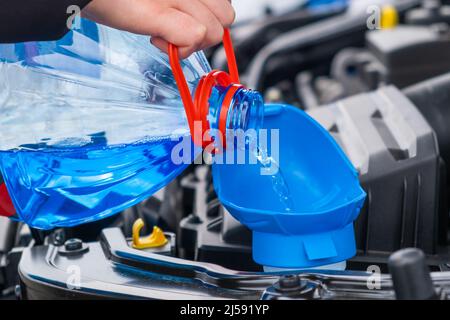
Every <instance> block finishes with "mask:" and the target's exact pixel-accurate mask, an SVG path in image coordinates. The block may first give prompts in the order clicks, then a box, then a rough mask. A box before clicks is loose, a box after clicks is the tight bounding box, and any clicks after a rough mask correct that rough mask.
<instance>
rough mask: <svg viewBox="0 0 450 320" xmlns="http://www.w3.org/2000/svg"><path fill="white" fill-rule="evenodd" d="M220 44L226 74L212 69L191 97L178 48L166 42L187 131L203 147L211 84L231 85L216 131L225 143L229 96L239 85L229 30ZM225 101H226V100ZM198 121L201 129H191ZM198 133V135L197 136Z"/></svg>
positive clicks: (225, 32) (207, 126)
mask: <svg viewBox="0 0 450 320" xmlns="http://www.w3.org/2000/svg"><path fill="white" fill-rule="evenodd" d="M223 46H224V48H225V53H226V56H227V62H228V70H229V74H228V73H226V72H224V71H219V70H213V71H211V72H210V73H208V74H207V75H205V76H203V77H202V78H201V79H200V81H199V83H198V86H197V89H196V92H195V98H194V100H193V99H192V96H191V92H190V90H189V87H188V85H187V82H186V78H185V76H184V74H183V69H182V68H181V65H180V59H179V56H178V47H177V46H175V45H174V44H172V43H170V44H169V61H170V66H171V68H172V72H173V76H174V78H175V82H176V83H177V86H178V90H179V91H180V96H181V100H182V101H183V105H184V109H185V112H186V116H187V119H188V123H189V130H190V131H191V135H192V139H193V140H194V143H195V144H197V145H200V146H203V147H206V146H207V145H208V143H206V141H205V140H210V139H204V138H205V137H204V135H205V131H207V130H209V123H208V121H207V120H206V115H207V114H208V109H209V104H208V99H209V97H210V95H211V90H212V88H213V87H214V86H215V85H220V86H223V87H228V86H230V85H233V87H232V90H229V91H228V92H227V95H226V97H225V99H224V103H223V105H222V108H221V112H220V115H219V131H220V132H221V136H222V145H223V146H225V129H226V115H227V112H228V108H229V104H230V102H231V100H232V98H233V94H234V93H235V92H236V91H237V89H238V88H241V87H242V85H241V84H239V82H240V81H239V71H238V67H237V64H236V56H235V54H234V49H233V43H232V41H231V34H230V30H229V29H224V33H223ZM226 102H228V103H226ZM197 121H198V122H199V123H201V130H195V129H196V128H195V126H196V122H197ZM200 134H201V136H200Z"/></svg>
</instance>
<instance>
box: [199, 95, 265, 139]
mask: <svg viewBox="0 0 450 320" xmlns="http://www.w3.org/2000/svg"><path fill="white" fill-rule="evenodd" d="M223 117H225V118H223ZM263 119H264V101H263V98H262V96H261V94H259V92H257V91H254V90H250V89H245V88H243V87H234V88H233V86H228V87H221V86H214V87H213V89H212V91H211V96H210V98H209V111H208V115H207V120H208V122H209V125H210V128H211V129H213V130H219V131H223V130H224V129H225V131H226V132H223V133H222V134H227V133H228V132H231V133H233V134H234V133H235V132H236V131H237V130H243V131H247V130H255V131H258V130H259V129H260V128H261V127H262V124H263Z"/></svg>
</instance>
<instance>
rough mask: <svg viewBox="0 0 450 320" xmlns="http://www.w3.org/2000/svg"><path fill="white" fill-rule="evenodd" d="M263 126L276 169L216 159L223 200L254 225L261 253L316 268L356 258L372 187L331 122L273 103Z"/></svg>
mask: <svg viewBox="0 0 450 320" xmlns="http://www.w3.org/2000/svg"><path fill="white" fill-rule="evenodd" d="M263 129H266V130H267V131H266V133H267V136H268V139H267V140H268V144H267V153H268V154H269V156H270V158H271V159H273V160H274V163H275V164H271V165H270V166H274V167H273V168H272V170H275V171H276V172H277V173H276V174H275V175H266V174H262V172H264V170H265V169H268V168H267V167H268V165H267V162H265V161H258V162H257V163H256V164H255V163H253V164H252V163H249V161H247V162H246V163H245V164H242V163H237V162H235V163H234V164H233V163H231V164H230V163H226V164H213V179H214V187H215V189H216V192H217V194H218V197H219V199H220V200H221V202H222V204H223V205H224V206H225V207H226V208H227V210H228V211H229V212H230V213H231V214H232V215H233V216H234V217H235V218H236V219H237V220H239V221H240V222H241V223H242V224H244V225H246V226H247V227H248V228H249V229H251V230H252V231H253V258H254V260H255V261H256V262H257V263H259V264H262V265H264V266H271V267H280V268H309V267H316V266H323V265H328V264H333V263H336V262H340V261H343V260H347V259H349V258H351V257H353V256H354V255H355V254H356V245H355V237H354V230H353V221H354V220H355V219H356V218H357V216H358V214H359V212H360V210H361V208H362V206H363V204H364V200H365V197H366V194H365V192H364V191H363V189H362V188H361V186H360V184H359V180H358V174H357V172H356V170H355V168H354V167H353V165H352V164H351V163H350V161H349V160H348V158H347V157H346V155H345V154H344V153H343V151H342V150H341V148H340V147H339V146H338V145H337V143H336V142H335V141H334V139H333V138H332V137H331V135H330V134H329V133H328V132H327V131H326V130H325V129H324V128H323V127H321V126H320V125H319V124H318V123H317V122H316V121H315V120H313V119H312V118H311V117H310V116H308V115H307V114H306V113H305V112H303V111H301V110H300V109H298V108H295V107H292V106H287V105H266V107H265V118H264V125H263ZM277 135H278V137H277ZM263 136H264V134H263ZM260 137H261V135H260ZM261 141H262V140H261ZM261 141H259V143H260V144H261ZM227 152H229V150H227ZM248 152H252V151H248ZM277 167H278V169H279V170H278V171H277V170H276V169H277ZM269 171H270V170H269ZM275 171H274V172H275ZM266 173H267V172H266ZM286 197H288V198H289V199H286Z"/></svg>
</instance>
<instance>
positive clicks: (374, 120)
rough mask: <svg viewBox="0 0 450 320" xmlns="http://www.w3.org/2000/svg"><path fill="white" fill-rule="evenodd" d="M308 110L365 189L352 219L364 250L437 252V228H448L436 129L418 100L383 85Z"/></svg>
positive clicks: (364, 251) (377, 251)
mask: <svg viewBox="0 0 450 320" xmlns="http://www.w3.org/2000/svg"><path fill="white" fill-rule="evenodd" d="M310 115H311V116H312V117H313V118H314V119H316V120H317V121H318V122H319V123H320V124H321V125H322V126H324V127H325V128H327V129H328V130H329V131H330V133H331V134H332V135H333V136H334V138H335V139H336V141H337V142H338V143H339V145H340V146H341V147H342V149H343V150H344V152H346V154H347V156H348V157H349V159H350V161H352V163H353V165H354V166H355V167H356V168H357V170H358V171H359V174H360V181H361V184H362V186H363V188H364V189H365V191H366V192H367V195H368V196H367V200H366V204H365V207H364V208H363V210H362V212H361V214H360V216H359V218H358V220H357V221H356V225H355V230H356V239H357V247H358V249H359V250H362V252H363V253H364V254H365V255H370V254H371V253H376V254H379V253H381V252H384V253H392V252H394V251H396V250H399V249H401V248H407V247H417V248H421V249H422V250H424V251H425V253H427V254H428V255H430V254H431V255H432V254H436V253H437V249H438V246H439V231H441V232H443V233H445V236H446V234H447V232H448V212H447V211H446V208H440V206H439V204H440V202H439V197H442V196H445V191H444V190H440V186H441V184H440V179H443V178H444V177H441V170H440V156H439V150H438V146H437V139H436V135H435V133H434V131H433V130H432V128H431V127H430V125H429V124H428V123H427V122H426V120H425V119H424V117H423V116H422V115H421V114H420V112H419V111H418V110H417V108H416V107H415V106H414V105H413V104H412V103H411V102H410V101H409V100H408V99H407V98H406V97H405V96H404V95H403V94H402V93H401V92H400V91H399V90H398V89H396V88H395V87H385V88H382V89H379V90H378V91H375V92H372V93H368V94H361V95H357V96H354V97H351V98H348V99H345V100H341V101H339V102H337V103H335V104H332V105H329V106H325V107H322V108H318V109H314V110H312V111H311V112H310ZM438 226H445V230H439V228H438ZM442 238H444V235H441V239H442Z"/></svg>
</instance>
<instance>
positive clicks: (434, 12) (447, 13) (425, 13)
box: [405, 0, 450, 25]
mask: <svg viewBox="0 0 450 320" xmlns="http://www.w3.org/2000/svg"><path fill="white" fill-rule="evenodd" d="M405 22H406V23H407V24H415V25H430V24H434V23H450V6H445V5H442V3H441V1H439V0H424V1H423V4H422V6H421V7H420V8H417V9H413V10H411V11H409V12H408V13H407V14H406V16H405Z"/></svg>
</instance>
